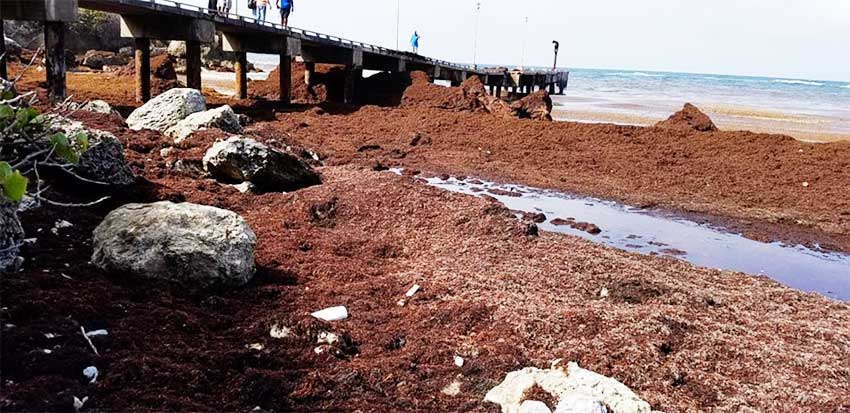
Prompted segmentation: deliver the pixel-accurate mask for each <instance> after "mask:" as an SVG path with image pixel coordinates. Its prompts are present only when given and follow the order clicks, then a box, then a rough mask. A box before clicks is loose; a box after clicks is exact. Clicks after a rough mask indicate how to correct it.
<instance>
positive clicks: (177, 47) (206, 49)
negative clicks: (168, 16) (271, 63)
mask: <svg viewBox="0 0 850 413" xmlns="http://www.w3.org/2000/svg"><path fill="white" fill-rule="evenodd" d="M167 53H168V56H170V57H171V58H172V59H175V60H176V61H177V63H178V67H179V68H180V69H178V71H181V72H185V68H186V42H184V41H179V40H172V41H171V42H169V43H168V48H167ZM237 58H238V55H237V54H236V53H235V52H225V51H224V49H223V48H222V39H221V35H219V34H216V37H215V41H214V42H213V43H210V44H204V45H202V46H201V64H202V65H203V66H204V67H205V68H207V69H210V70H216V71H226V72H232V71H234V70H235V69H236V68H235V65H236V63H235V62H236V60H237ZM247 69H248V70H250V71H254V70H257V69H256V68H255V67H254V65H253V64H252V63H248V68H247Z"/></svg>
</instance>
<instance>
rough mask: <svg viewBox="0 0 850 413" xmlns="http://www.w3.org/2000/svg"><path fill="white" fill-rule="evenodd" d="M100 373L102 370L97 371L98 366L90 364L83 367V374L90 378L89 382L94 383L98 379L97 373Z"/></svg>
mask: <svg viewBox="0 0 850 413" xmlns="http://www.w3.org/2000/svg"><path fill="white" fill-rule="evenodd" d="M99 373H100V372H99V371H97V367H95V366H88V367H86V368H84V369H83V375H84V376H86V378H87V379H89V383H94V382H95V381H97V375H98V374H99Z"/></svg>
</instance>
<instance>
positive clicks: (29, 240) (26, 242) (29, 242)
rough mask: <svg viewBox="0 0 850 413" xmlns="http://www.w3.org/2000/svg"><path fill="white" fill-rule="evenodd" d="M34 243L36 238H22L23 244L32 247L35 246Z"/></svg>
mask: <svg viewBox="0 0 850 413" xmlns="http://www.w3.org/2000/svg"><path fill="white" fill-rule="evenodd" d="M36 241H38V238H24V244H29V245H32V244H35V242H36Z"/></svg>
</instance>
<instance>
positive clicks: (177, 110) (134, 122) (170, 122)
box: [127, 88, 207, 132]
mask: <svg viewBox="0 0 850 413" xmlns="http://www.w3.org/2000/svg"><path fill="white" fill-rule="evenodd" d="M206 109H207V104H206V100H205V99H204V96H203V95H201V92H199V91H197V90H195V89H188V88H177V89H171V90H168V91H166V92H165V93H163V94H161V95H159V96H157V97H155V98H153V99H151V100H150V101H148V102H147V103H145V104H144V105H142V106H141V107H140V108H138V109H136V110H134V111H133V113H131V114H130V116H129V117H128V118H127V125H128V126H129V127H130V129H133V130H142V129H151V130H155V131H159V132H164V131H165V130H167V129H168V128H170V127H172V126H174V125H176V124H177V123H179V122H180V121H181V120H183V119H185V118H186V117H187V116H189V115H191V114H193V113H196V112H203V111H205V110H206Z"/></svg>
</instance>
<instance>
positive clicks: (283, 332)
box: [269, 324, 292, 338]
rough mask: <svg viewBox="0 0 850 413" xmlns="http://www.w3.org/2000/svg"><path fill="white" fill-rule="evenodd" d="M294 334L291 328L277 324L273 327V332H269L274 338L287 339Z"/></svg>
mask: <svg viewBox="0 0 850 413" xmlns="http://www.w3.org/2000/svg"><path fill="white" fill-rule="evenodd" d="M291 334H292V329H290V328H289V327H281V326H278V325H277V324H275V325H272V329H271V331H269V335H270V336H272V338H287V337H289V336H290V335H291Z"/></svg>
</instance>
